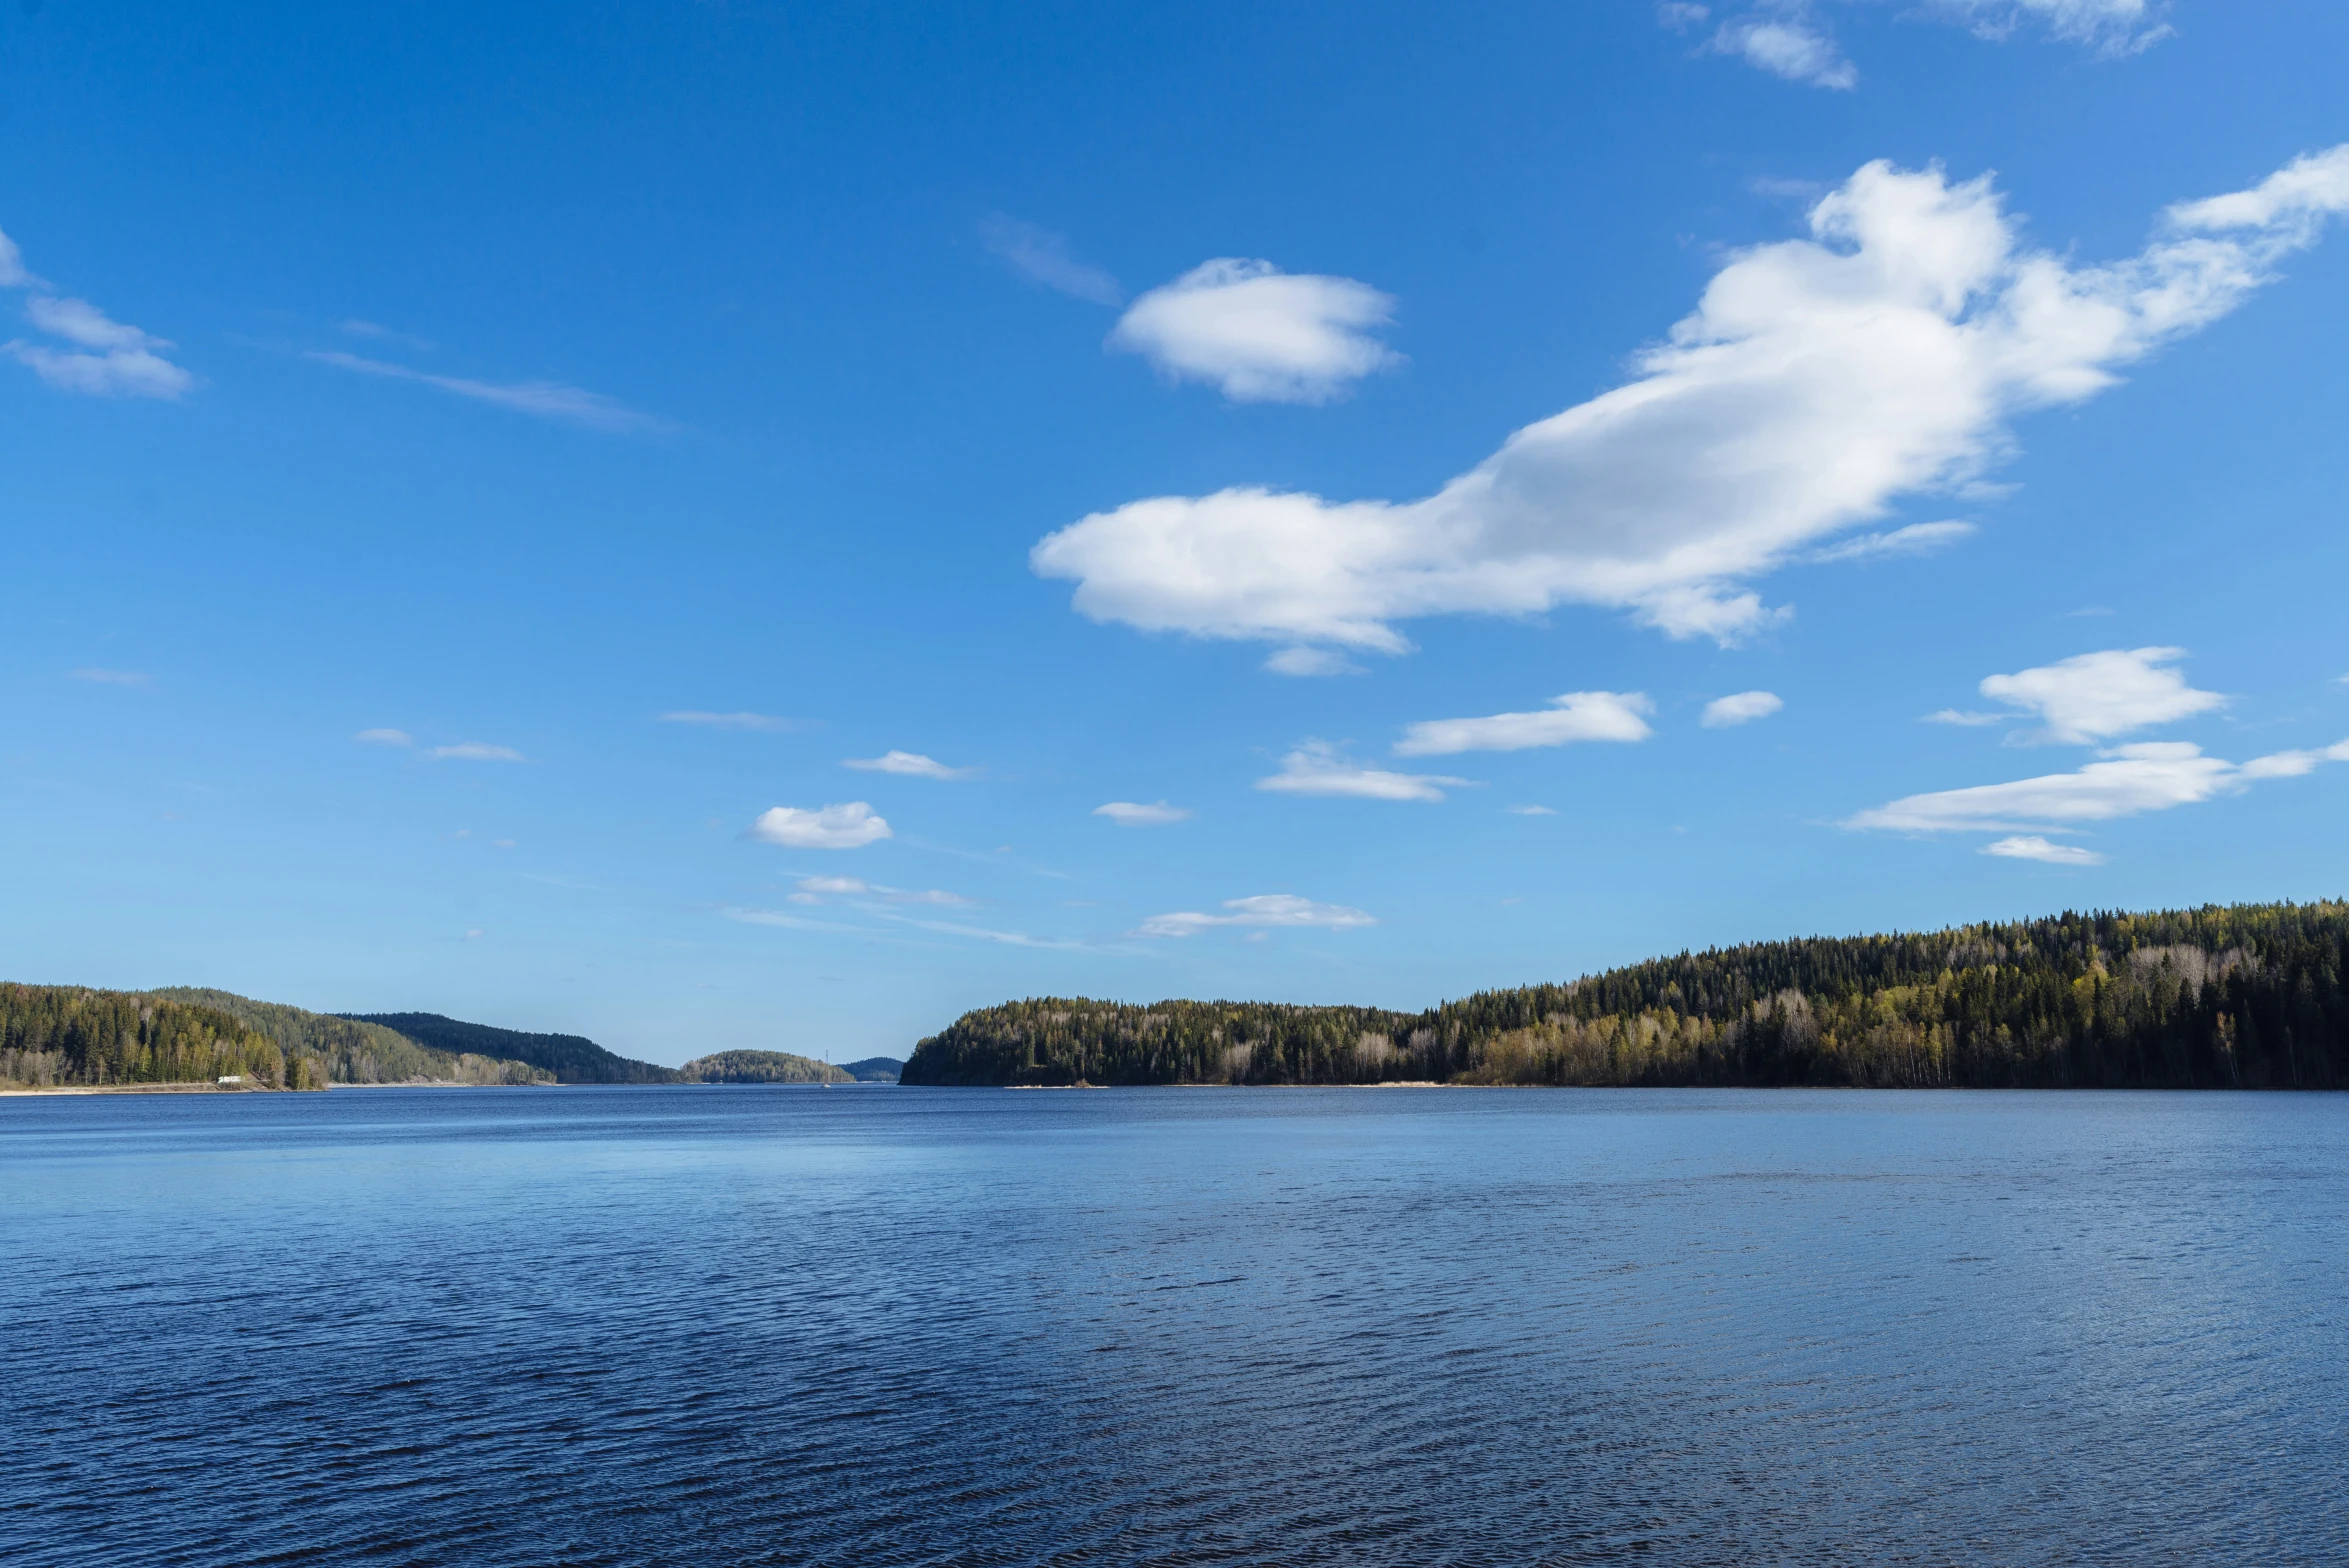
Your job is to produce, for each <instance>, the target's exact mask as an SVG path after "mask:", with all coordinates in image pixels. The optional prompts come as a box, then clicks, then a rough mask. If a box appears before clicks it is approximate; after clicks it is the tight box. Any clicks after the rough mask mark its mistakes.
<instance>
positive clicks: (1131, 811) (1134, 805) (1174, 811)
mask: <svg viewBox="0 0 2349 1568" xmlns="http://www.w3.org/2000/svg"><path fill="white" fill-rule="evenodd" d="M1093 815H1095V816H1097V817H1107V818H1108V819H1109V820H1110V821H1112V822H1114V823H1116V824H1117V825H1118V826H1119V827H1121V828H1158V827H1164V826H1166V825H1167V824H1168V823H1170V822H1188V821H1190V820H1191V812H1190V810H1189V808H1187V807H1183V806H1170V805H1168V804H1167V803H1166V802H1165V801H1163V800H1161V801H1157V802H1154V803H1152V804H1150V805H1143V804H1141V803H1140V802H1138V801H1131V800H1113V801H1111V802H1109V803H1108V804H1107V805H1103V806H1095V807H1094V808H1093Z"/></svg>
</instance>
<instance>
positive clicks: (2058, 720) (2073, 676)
mask: <svg viewBox="0 0 2349 1568" xmlns="http://www.w3.org/2000/svg"><path fill="white" fill-rule="evenodd" d="M2185 656H2186V650H2185V649H2183V648H2112V649H2107V650H2105V651H2104V652H2102V653H2083V654H2079V655H2077V656H2076V657H2073V658H2069V659H2064V660H2061V661H2059V662H2057V663H2054V664H2049V665H2044V666H2041V667H2040V668H2038V669H2031V670H2019V671H2017V672H2016V673H2015V674H2012V675H1993V676H1990V677H1988V678H1987V679H1985V680H1984V681H1983V682H1982V685H1981V692H1982V695H1983V696H1985V697H1989V698H1991V699H1993V700H1995V701H1998V702H2004V703H2008V704H2011V705H2012V706H2014V707H2016V708H2019V709H2022V710H2023V711H2024V712H2026V713H2035V714H2037V715H2038V716H2039V717H2040V718H2042V719H2044V720H2046V721H2047V728H2046V730H2045V731H2044V732H2042V734H2040V735H2038V736H2035V737H2033V738H2034V739H2045V740H2052V741H2061V742H2064V743H2067V744H2070V745H2087V744H2089V743H2090V742H2093V741H2100V740H2110V739H2112V738H2113V737H2114V736H2116V735H2126V734H2127V733H2128V732H2129V731H2131V730H2141V729H2145V728H2147V727H2149V726H2151V725H2155V724H2167V723H2170V722H2171V721H2173V720H2176V719H2184V718H2191V717H2192V716H2193V715H2195V714H2197V713H2207V712H2209V711H2210V710H2211V709H2213V708H2217V707H2223V706H2224V705H2225V703H2226V700H2227V699H2226V698H2224V697H2222V696H2220V695H2219V694H2218V693H2217V692H2212V691H2196V690H2195V689H2194V688H2193V687H2191V686H2189V685H2187V684H2186V678H2185V677H2184V676H2183V675H2181V674H2179V673H2178V672H2177V671H2176V670H2174V669H2171V668H2169V666H2170V665H2172V664H2174V663H2176V662H2177V661H2178V660H2179V659H2182V658H2184V657H2185ZM1944 722H1948V721H1944Z"/></svg>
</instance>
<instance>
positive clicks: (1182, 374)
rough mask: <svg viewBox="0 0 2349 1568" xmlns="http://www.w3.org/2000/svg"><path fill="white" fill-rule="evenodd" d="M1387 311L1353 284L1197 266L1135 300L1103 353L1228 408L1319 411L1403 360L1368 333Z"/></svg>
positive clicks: (1214, 264)
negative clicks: (1135, 360) (1211, 388)
mask: <svg viewBox="0 0 2349 1568" xmlns="http://www.w3.org/2000/svg"><path fill="white" fill-rule="evenodd" d="M1394 308H1395V302H1394V301H1393V300H1392V299H1390V298H1389V297H1387V296H1386V295H1384V294H1381V293H1380V292H1379V291H1378V290H1376V289H1374V288H1372V287H1371V286H1370V285H1369V284H1367V283H1357V282H1355V281H1354V280H1353V279H1352V278H1330V277H1320V276H1316V275H1312V274H1293V273H1286V272H1283V271H1281V270H1280V269H1279V268H1278V267H1275V266H1274V265H1273V264H1272V263H1271V262H1269V261H1242V260H1239V259H1236V258H1233V257H1229V256H1226V257H1219V258H1217V259H1216V260H1214V261H1208V262H1202V263H1200V264H1199V265H1198V266H1196V267H1194V268H1192V269H1191V270H1190V271H1189V272H1186V273H1184V274H1183V275H1182V276H1181V277H1179V278H1177V279H1175V280H1174V281H1173V282H1172V283H1167V284H1162V285H1160V286H1159V287H1157V288H1154V289H1152V290H1151V291H1150V292H1149V293H1147V294H1144V295H1143V296H1142V297H1141V298H1140V299H1137V300H1135V301H1134V303H1133V305H1132V306H1131V307H1130V308H1128V309H1127V311H1126V313H1125V315H1124V316H1123V317H1121V318H1119V320H1118V324H1117V328H1116V330H1115V331H1113V332H1111V333H1110V335H1109V346H1110V347H1111V348H1116V349H1125V350H1127V351H1129V352H1132V353H1136V354H1140V355H1142V356H1143V357H1144V358H1146V359H1148V360H1149V361H1150V362H1151V363H1152V364H1153V365H1156V366H1157V367H1158V368H1159V369H1160V370H1161V371H1163V372H1164V373H1165V374H1166V375H1168V376H1171V377H1172V378H1174V379H1175V380H1177V381H1207V382H1213V383H1214V384H1215V385H1217V386H1219V387H1221V388H1222V389H1223V395H1224V396H1225V397H1227V398H1230V399H1231V400H1232V401H1233V402H1235V403H1326V402H1328V401H1329V400H1330V399H1331V398H1334V397H1337V396H1339V395H1341V394H1342V393H1343V392H1344V391H1345V390H1346V388H1347V386H1348V385H1349V384H1350V383H1352V382H1355V381H1359V380H1360V379H1362V378H1363V377H1364V376H1367V375H1370V374H1371V373H1373V372H1374V371H1380V370H1388V369H1392V368H1393V367H1394V366H1397V365H1400V364H1401V363H1402V362H1403V357H1402V356H1401V355H1400V354H1397V353H1395V352H1394V351H1393V350H1392V349H1390V348H1388V347H1387V346H1386V345H1385V344H1383V343H1381V342H1379V341H1378V339H1376V338H1375V337H1372V336H1371V335H1370V334H1371V332H1372V331H1373V330H1374V329H1376V328H1378V327H1383V326H1385V325H1386V324H1387V323H1388V322H1389V321H1391V320H1393V319H1394Z"/></svg>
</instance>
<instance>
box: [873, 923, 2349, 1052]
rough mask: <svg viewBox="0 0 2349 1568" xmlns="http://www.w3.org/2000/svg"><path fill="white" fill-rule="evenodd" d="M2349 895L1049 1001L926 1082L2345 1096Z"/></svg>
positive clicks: (978, 1036)
mask: <svg viewBox="0 0 2349 1568" xmlns="http://www.w3.org/2000/svg"><path fill="white" fill-rule="evenodd" d="M2344 976H2349V904H2342V903H2338V902H2327V903H2316V904H2257V905H2235V906H2231V907H2217V906H2210V907H2205V908H2202V909H2194V910H2181V911H2169V912H2162V913H2155V914H2064V915H2059V916H2056V917H2054V918H2052V919H2045V920H2032V921H2024V922H2018V923H2014V924H2006V925H1975V926H1962V927H1957V928H1954V929H1951V930H1946V931H1936V932H1925V933H1914V934H1907V933H1904V934H1896V935H1892V936H1871V937H1846V938H1810V939H1806V940H1800V941H1788V942H1758V943H1753V944H1750V945H1747V946H1743V947H1733V948H1726V949H1717V950H1712V951H1707V952H1703V953H1682V954H1681V955H1679V956H1678V957H1676V958H1660V959H1653V960H1650V961H1649V962H1647V963H1643V964H1635V965H1633V966H1631V967H1629V968H1626V969H1614V970H1609V971H1607V972H1606V973H1603V974H1598V975H1592V976H1588V977H1586V978H1584V979H1581V980H1575V981H1570V982H1566V983H1563V984H1555V985H1533V986H1525V987H1521V988H1519V989H1516V990H1508V991H1487V992H1481V993H1479V994H1477V995H1475V996H1470V997H1467V998H1464V999H1462V1000H1460V1001H1457V1002H1446V1003H1444V1004H1443V1005H1441V1006H1439V1007H1435V1008H1431V1009H1429V1010H1428V1011H1426V1012H1423V1013H1398V1012H1386V1011H1382V1010H1379V1009H1375V1008H1364V1007H1296V1006H1284V1005H1278V1004H1271V1003H1255V1002H1184V1001H1170V1002H1158V1003H1153V1004H1150V1005H1147V1006H1136V1005H1130V1004H1124V1003H1114V1002H1093V1001H1082V1000H1059V999H1055V998H1039V999H1034V1000H1030V1001H1024V1002H1010V1003H1006V1004H1004V1005H1002V1006H1000V1007H990V1008H984V1009H981V1010H979V1011H977V1012H972V1013H966V1014H965V1015H964V1016H963V1017H962V1018H960V1019H958V1020H956V1022H955V1023H954V1024H953V1025H952V1026H951V1027H949V1028H948V1029H946V1030H945V1031H944V1032H943V1033H941V1034H938V1035H935V1036H932V1037H931V1038H929V1039H927V1040H924V1041H922V1042H921V1044H920V1045H919V1046H918V1047H917V1048H916V1049H915V1051H914V1054H913V1059H912V1060H911V1061H909V1062H908V1063H907V1064H906V1067H905V1073H904V1082H906V1083H909V1084H1076V1083H1091V1084H1171V1083H1200V1084H1208V1083H1231V1084H1351V1083H1381V1082H1397V1081H1434V1082H1442V1083H1460V1084H1556V1085H1624V1086H1658V1087H1660V1086H1678V1085H1688V1086H1694V1085H1719V1086H1729V1085H1752V1086H1780V1085H1800V1084H1816V1085H1851V1086H1858V1087H1873V1088H1958V1087H1964V1088H2090V1087H2104V1088H2177V1089H2185V1088H2304V1089H2329V1088H2344V1087H2349V989H2345V988H2344Z"/></svg>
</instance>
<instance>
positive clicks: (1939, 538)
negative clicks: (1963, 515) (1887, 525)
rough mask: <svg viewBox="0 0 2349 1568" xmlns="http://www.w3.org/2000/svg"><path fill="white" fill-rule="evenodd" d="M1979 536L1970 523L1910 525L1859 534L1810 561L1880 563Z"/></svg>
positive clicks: (1814, 552)
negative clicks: (1888, 530) (1877, 532)
mask: <svg viewBox="0 0 2349 1568" xmlns="http://www.w3.org/2000/svg"><path fill="white" fill-rule="evenodd" d="M1979 532H1981V530H1980V529H1978V528H1976V527H1975V526H1974V525H1973V524H1972V523H1964V522H1958V521H1955V520H1954V519H1953V520H1951V521H1948V522H1940V523H1911V524H1909V525H1908V527H1906V528H1895V529H1893V530H1892V531H1890V532H1889V533H1881V534H1861V535H1860V536H1859V537H1858V538H1856V539H1846V540H1844V541H1842V542H1841V543H1839V544H1831V545H1829V546H1827V547H1826V548H1825V549H1823V550H1814V551H1812V552H1811V559H1812V560H1814V561H1817V562H1819V563H1820V564H1821V565H1827V564H1830V563H1832V562H1836V561H1881V560H1886V559H1889V558H1891V557H1895V556H1907V555H1932V554H1934V553H1935V552H1937V551H1940V550H1945V549H1947V548H1949V546H1951V545H1953V544H1955V543H1957V542H1958V541H1959V540H1960V539H1965V538H1968V537H1970V536H1972V535H1974V534H1976V533H1979Z"/></svg>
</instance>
